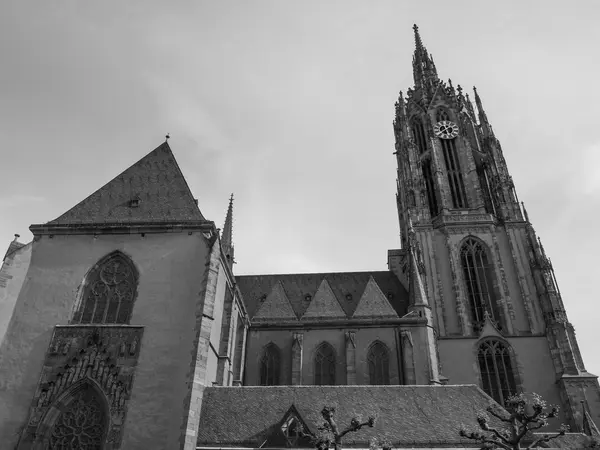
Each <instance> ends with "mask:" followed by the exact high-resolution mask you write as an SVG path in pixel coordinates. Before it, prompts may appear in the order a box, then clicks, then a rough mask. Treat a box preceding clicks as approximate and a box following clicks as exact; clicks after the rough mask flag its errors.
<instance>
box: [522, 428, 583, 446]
mask: <svg viewBox="0 0 600 450" xmlns="http://www.w3.org/2000/svg"><path fill="white" fill-rule="evenodd" d="M545 434H550V435H552V434H553V432H552V431H548V433H533V436H534V439H537V438H540V437H542V436H544V435H545ZM589 443H590V437H589V436H586V435H585V434H583V433H567V434H565V435H564V436H560V437H558V438H556V439H552V440H551V441H549V442H543V443H541V444H540V447H541V448H570V449H571V450H573V449H580V448H590V447H588V444H589Z"/></svg>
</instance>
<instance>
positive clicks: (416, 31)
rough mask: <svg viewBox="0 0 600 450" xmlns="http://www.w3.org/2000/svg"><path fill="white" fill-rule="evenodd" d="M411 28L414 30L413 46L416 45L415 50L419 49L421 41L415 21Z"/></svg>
mask: <svg viewBox="0 0 600 450" xmlns="http://www.w3.org/2000/svg"><path fill="white" fill-rule="evenodd" d="M413 30H414V32H415V46H416V47H417V50H421V49H422V48H423V42H422V41H421V35H420V34H419V27H418V26H417V24H416V23H415V24H414V25H413Z"/></svg>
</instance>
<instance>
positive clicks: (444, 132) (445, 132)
mask: <svg viewBox="0 0 600 450" xmlns="http://www.w3.org/2000/svg"><path fill="white" fill-rule="evenodd" d="M433 131H434V132H435V135H436V136H437V137H439V138H441V139H454V138H455V137H456V136H458V125H456V124H455V123H454V122H450V121H449V120H442V121H441V122H438V123H436V124H435V126H434V127H433Z"/></svg>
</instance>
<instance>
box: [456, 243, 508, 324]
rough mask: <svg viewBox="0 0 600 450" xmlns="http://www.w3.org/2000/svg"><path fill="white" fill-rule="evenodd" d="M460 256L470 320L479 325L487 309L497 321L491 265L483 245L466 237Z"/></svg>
mask: <svg viewBox="0 0 600 450" xmlns="http://www.w3.org/2000/svg"><path fill="white" fill-rule="evenodd" d="M460 258H461V264H462V269H463V275H464V280H465V284H466V290H467V295H468V297H469V306H470V311H471V321H472V322H473V324H474V325H475V326H476V327H479V326H480V325H481V323H482V322H483V320H484V318H485V312H486V311H487V312H488V313H489V314H490V316H491V318H492V320H494V321H499V320H500V313H499V310H498V305H497V300H496V296H495V293H494V283H493V280H494V274H493V267H492V265H491V264H490V263H489V260H488V256H487V252H486V249H485V247H484V245H483V244H482V243H481V242H480V241H478V240H476V239H473V238H467V239H466V240H465V242H464V243H463V245H462V246H461V249H460Z"/></svg>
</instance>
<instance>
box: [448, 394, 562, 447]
mask: <svg viewBox="0 0 600 450" xmlns="http://www.w3.org/2000/svg"><path fill="white" fill-rule="evenodd" d="M506 409H507V411H508V412H509V414H510V416H509V417H506V415H503V414H501V413H500V412H497V411H495V410H494V409H493V408H492V407H491V406H490V407H489V408H487V412H489V413H490V414H491V415H492V416H494V417H495V418H496V419H498V420H499V421H500V422H502V423H504V424H507V426H506V427H505V428H503V427H501V428H498V427H491V426H490V425H489V423H488V416H486V415H485V414H483V415H480V416H479V417H477V422H478V423H479V428H481V430H483V431H485V432H487V433H488V434H484V433H479V432H473V433H467V432H466V431H465V430H460V432H459V434H460V435H461V436H463V437H466V438H467V439H472V440H475V441H478V442H481V443H482V444H491V445H494V446H496V447H500V448H503V449H507V450H518V449H520V448H521V441H523V439H526V438H527V436H528V434H529V433H531V432H533V431H535V430H539V429H540V428H542V427H545V426H547V425H548V419H554V418H556V417H558V407H557V406H551V407H550V410H549V411H548V410H547V403H546V401H544V400H543V399H542V397H541V396H539V395H538V394H531V395H529V396H525V394H518V395H513V396H511V397H509V398H508V399H507V400H506ZM567 430H568V427H566V426H564V425H563V426H562V427H561V430H560V432H558V433H556V434H552V435H549V434H546V435H544V436H543V437H540V438H537V439H535V440H534V442H533V443H532V444H530V445H529V446H528V447H527V448H528V449H531V448H534V447H535V446H537V445H539V444H540V443H542V442H548V441H550V440H552V439H556V438H557V437H559V436H563V435H564V434H565V433H566V431H567Z"/></svg>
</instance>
